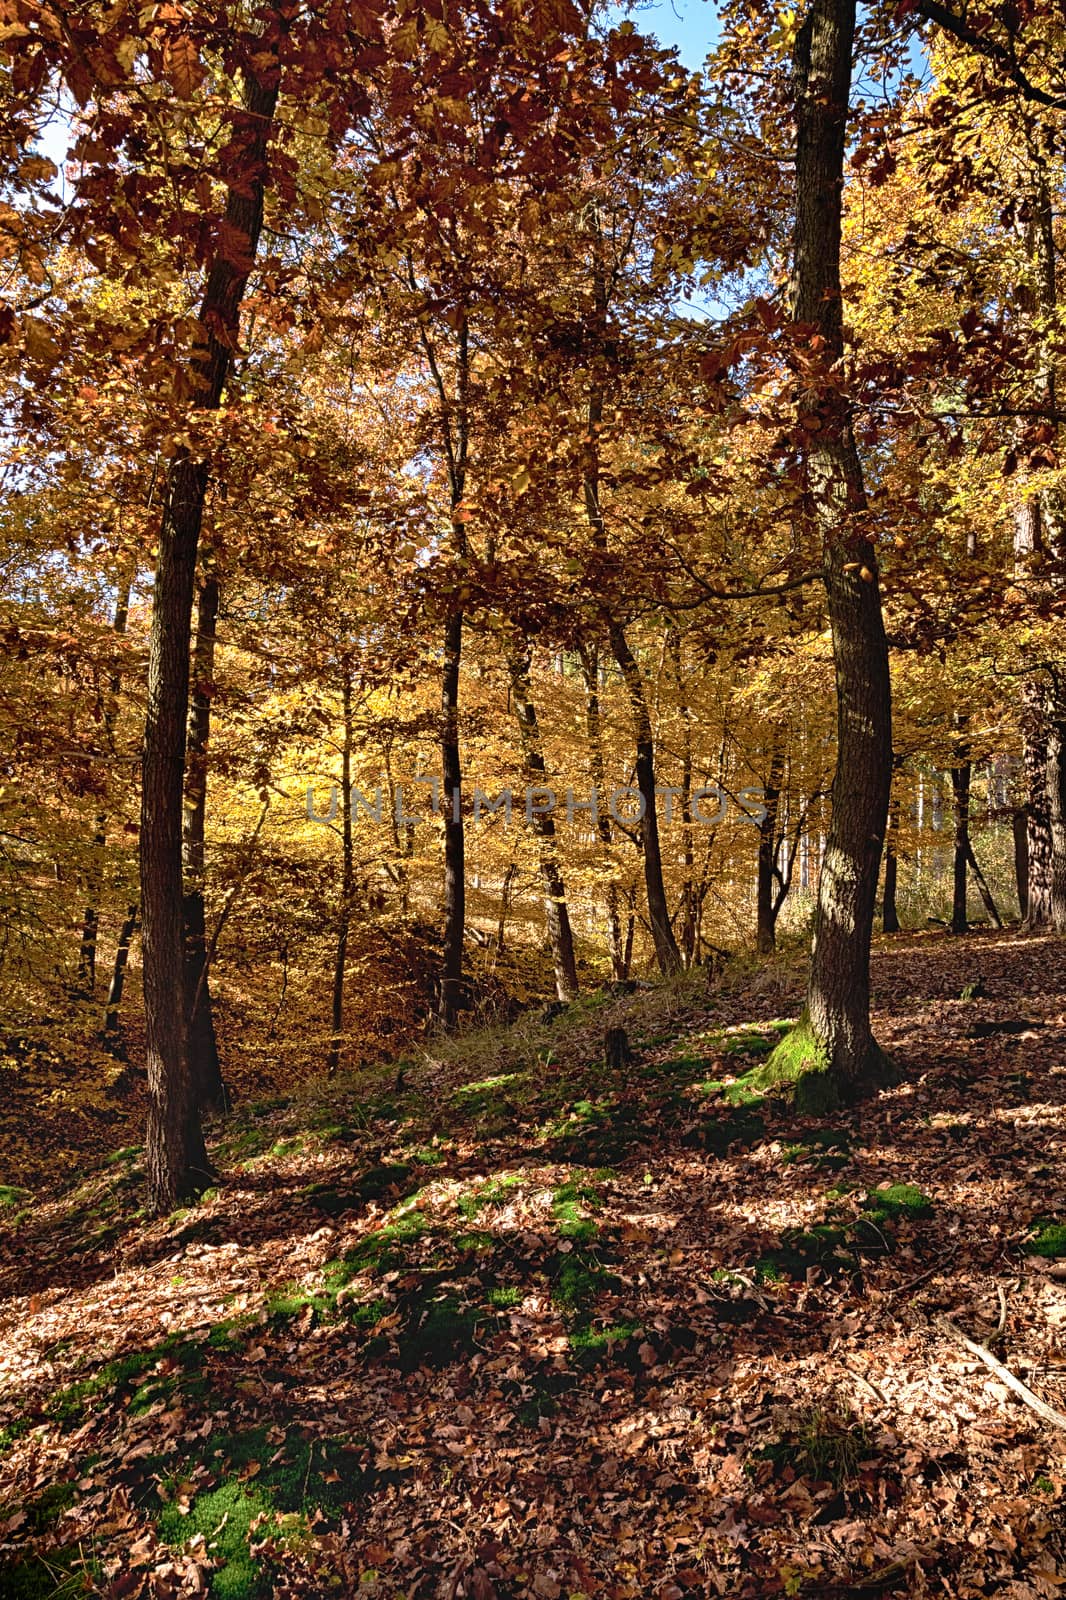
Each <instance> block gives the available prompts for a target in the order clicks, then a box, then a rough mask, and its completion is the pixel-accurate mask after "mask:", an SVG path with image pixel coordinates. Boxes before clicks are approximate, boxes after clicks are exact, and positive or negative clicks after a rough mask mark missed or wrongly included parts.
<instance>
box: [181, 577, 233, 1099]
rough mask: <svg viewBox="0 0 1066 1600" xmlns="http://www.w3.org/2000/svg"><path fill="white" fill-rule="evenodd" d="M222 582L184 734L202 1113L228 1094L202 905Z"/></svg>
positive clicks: (206, 596)
mask: <svg viewBox="0 0 1066 1600" xmlns="http://www.w3.org/2000/svg"><path fill="white" fill-rule="evenodd" d="M218 608H219V587H218V579H217V578H215V577H214V576H208V577H206V578H205V579H204V580H203V582H202V584H201V586H200V596H199V600H198V602H197V607H196V642H195V644H194V646H193V652H192V692H191V698H190V704H189V724H188V730H187V734H186V762H185V799H184V805H183V809H182V822H181V855H182V871H183V874H184V893H183V897H182V916H183V919H184V924H185V1026H186V1029H187V1049H188V1053H189V1073H190V1076H191V1079H192V1085H193V1094H194V1095H195V1097H196V1101H197V1104H198V1105H199V1107H200V1109H201V1110H202V1111H209V1110H210V1111H227V1110H228V1109H229V1096H228V1094H227V1092H226V1086H225V1084H224V1083H223V1081H222V1068H221V1066H220V1064H219V1059H218V1041H217V1039H216V1037H215V1019H214V1013H213V1010H212V1006H211V990H210V984H209V976H208V971H207V927H206V911H205V906H204V838H205V831H206V821H207V746H208V740H209V738H210V735H211V699H212V695H213V691H214V682H213V680H214V672H215V633H216V628H217V626H218Z"/></svg>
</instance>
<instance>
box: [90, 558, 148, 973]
mask: <svg viewBox="0 0 1066 1600" xmlns="http://www.w3.org/2000/svg"><path fill="white" fill-rule="evenodd" d="M135 570H136V569H135V568H134V567H132V566H131V567H130V568H129V569H128V570H127V571H126V572H125V573H124V574H123V576H122V578H121V579H120V582H119V589H118V595H117V597H116V600H115V616H114V621H113V622H112V624H111V626H112V628H113V630H114V632H115V633H117V634H118V635H119V636H120V637H121V635H122V634H124V633H125V632H126V624H127V622H128V621H129V614H130V591H131V589H132V588H133V579H134V574H135ZM121 687H122V679H121V676H120V675H119V673H118V672H113V673H112V674H111V680H110V682H109V684H108V690H109V693H110V696H111V702H112V703H111V704H109V705H108V706H107V709H106V710H105V712H104V715H103V728H104V740H105V743H106V745H107V748H108V754H109V755H110V756H112V757H113V756H114V754H115V748H114V737H113V735H114V728H115V706H114V703H113V702H114V700H115V698H116V697H117V695H118V693H119V690H120V689H121ZM106 845H107V814H106V812H101V813H100V814H99V815H98V816H97V818H96V831H95V833H94V834H93V867H92V868H91V887H92V899H91V900H90V902H89V904H88V905H87V906H86V907H85V916H84V919H83V921H82V928H81V944H80V948H79V950H78V986H79V988H80V989H81V991H82V993H83V994H86V995H91V994H93V993H94V992H95V989H96V942H97V937H98V934H99V931H100V912H99V907H98V901H99V897H100V891H101V880H102V876H103V872H102V865H103V858H104V850H105V847H106Z"/></svg>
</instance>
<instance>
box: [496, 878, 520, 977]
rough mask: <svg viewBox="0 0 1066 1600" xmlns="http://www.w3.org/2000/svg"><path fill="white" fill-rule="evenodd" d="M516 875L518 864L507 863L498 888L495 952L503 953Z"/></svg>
mask: <svg viewBox="0 0 1066 1600" xmlns="http://www.w3.org/2000/svg"><path fill="white" fill-rule="evenodd" d="M517 877H518V865H517V863H516V862H514V861H509V862H508V863H507V871H506V872H505V873H504V875H503V887H502V888H501V890H500V915H499V918H498V920H497V922H496V954H497V955H502V954H503V947H504V941H505V939H506V937H507V918H508V917H509V916H510V914H511V895H512V894H513V892H514V885H515V879H516V878H517Z"/></svg>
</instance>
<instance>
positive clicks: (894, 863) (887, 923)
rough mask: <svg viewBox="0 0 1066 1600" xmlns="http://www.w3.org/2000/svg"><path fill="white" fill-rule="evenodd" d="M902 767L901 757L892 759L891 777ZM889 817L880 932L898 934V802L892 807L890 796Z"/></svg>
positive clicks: (886, 830)
mask: <svg viewBox="0 0 1066 1600" xmlns="http://www.w3.org/2000/svg"><path fill="white" fill-rule="evenodd" d="M901 765H902V757H900V756H898V755H896V756H893V758H892V776H893V781H894V780H895V775H896V773H897V772H898V771H899V768H900V766H901ZM889 807H890V809H889V815H888V820H887V823H886V826H885V883H884V891H883V898H882V900H881V931H882V932H883V933H898V932H899V907H898V906H897V904H896V897H897V893H898V889H899V857H898V855H897V852H896V838H897V834H898V830H899V802H898V800H897V802H896V805H895V806H894V807H893V806H892V801H891V794H890V796H889Z"/></svg>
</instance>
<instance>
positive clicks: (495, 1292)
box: [486, 1283, 525, 1311]
mask: <svg viewBox="0 0 1066 1600" xmlns="http://www.w3.org/2000/svg"><path fill="white" fill-rule="evenodd" d="M524 1298H525V1297H524V1295H523V1293H522V1291H521V1289H519V1287H518V1286H517V1284H513V1283H512V1284H499V1285H498V1286H497V1287H496V1288H495V1289H490V1290H489V1292H488V1294H487V1296H486V1299H487V1300H488V1303H489V1305H490V1306H493V1307H494V1308H495V1310H497V1311H510V1310H511V1309H512V1308H513V1307H514V1306H520V1305H521V1304H522V1301H523V1299H524Z"/></svg>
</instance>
